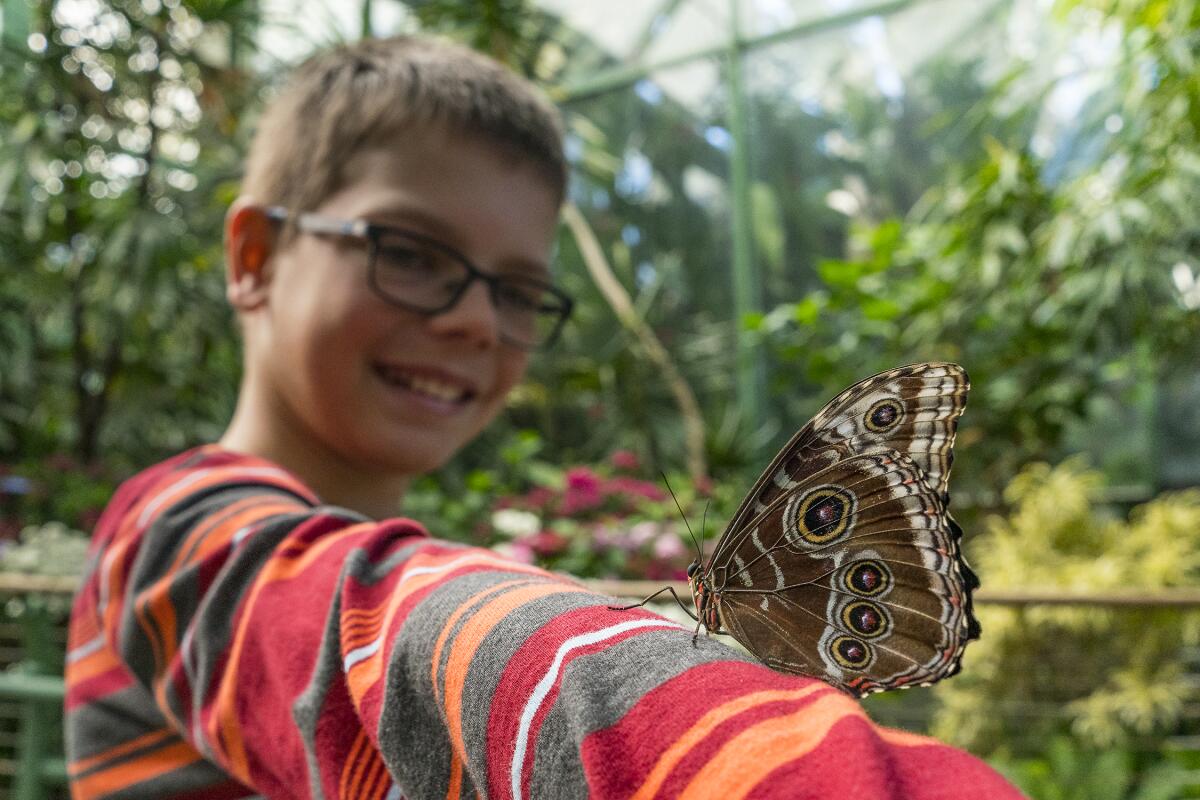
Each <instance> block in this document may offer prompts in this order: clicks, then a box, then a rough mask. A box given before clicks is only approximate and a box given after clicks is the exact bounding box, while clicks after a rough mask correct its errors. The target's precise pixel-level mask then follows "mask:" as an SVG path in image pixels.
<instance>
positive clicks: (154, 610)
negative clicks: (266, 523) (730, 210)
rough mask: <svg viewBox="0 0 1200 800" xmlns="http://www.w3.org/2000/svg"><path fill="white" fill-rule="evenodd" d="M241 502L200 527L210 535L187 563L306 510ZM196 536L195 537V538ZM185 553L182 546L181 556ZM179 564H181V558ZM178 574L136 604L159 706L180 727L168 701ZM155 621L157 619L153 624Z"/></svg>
mask: <svg viewBox="0 0 1200 800" xmlns="http://www.w3.org/2000/svg"><path fill="white" fill-rule="evenodd" d="M241 505H242V506H243V507H242V508H241V509H240V510H238V511H231V512H230V513H227V514H225V515H224V518H223V519H222V520H220V521H219V522H216V523H214V524H211V525H203V526H198V527H200V528H202V530H201V534H202V535H203V536H205V537H206V538H205V539H203V540H202V541H201V543H200V547H199V548H198V550H197V552H195V553H193V558H191V559H188V561H187V562H184V563H190V562H192V561H196V560H199V559H201V558H203V557H204V555H205V554H207V553H212V552H215V551H216V550H219V549H221V548H223V547H226V546H228V545H229V542H230V541H231V540H232V539H233V537H234V536H235V535H236V534H237V532H238V531H240V530H241V529H242V528H244V527H246V526H247V525H251V524H254V523H255V522H258V521H261V520H263V519H265V518H266V517H268V516H272V515H274V514H277V513H280V512H283V511H297V510H301V509H303V506H301V505H299V504H298V503H296V502H295V501H288V502H263V501H262V497H261V496H259V497H252V498H248V500H247V502H243V503H241ZM192 538H193V539H194V538H195V537H192ZM183 552H184V551H183V550H182V549H181V550H180V557H181V558H182V556H183ZM176 563H177V564H178V563H179V561H177V562H176ZM177 577H178V576H177V575H176V574H175V569H174V568H173V569H172V570H171V571H170V572H168V573H166V574H165V575H163V577H161V578H159V580H157V581H155V583H154V584H153V585H151V586H150V587H149V588H148V589H146V590H145V591H143V592H141V593H140V594H139V595H138V599H137V602H135V604H134V612H135V615H136V617H137V620H138V623H139V624H140V625H141V627H142V630H143V631H145V633H146V636H147V638H149V639H150V643H151V646H152V649H153V651H154V660H155V661H154V663H155V665H156V668H155V670H154V672H155V674H156V676H157V680H156V681H155V682H154V698H155V700H156V701H157V703H158V707H159V708H160V709H162V710H163V712H164V714H166V716H167V719H168V721H170V722H171V723H173V724H174V725H175V726H176V727H177V728H184V727H186V726H185V725H183V724H182V722H181V721H180V720H179V719H176V718H175V715H174V714H172V713H170V711H169V710H168V709H169V708H170V703H168V702H167V689H168V688H169V686H168V681H167V665H168V664H170V662H171V660H172V659H173V658H175V653H176V652H177V646H178V641H177V633H176V629H175V621H176V617H175V602H174V600H173V599H172V597H171V586H172V585H173V584H174V582H175V580H176V578H177ZM151 620H153V623H152V622H151Z"/></svg>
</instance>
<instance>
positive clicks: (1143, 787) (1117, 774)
mask: <svg viewBox="0 0 1200 800" xmlns="http://www.w3.org/2000/svg"><path fill="white" fill-rule="evenodd" d="M991 763H992V765H993V766H995V767H996V768H997V769H999V770H1000V771H1001V772H1003V773H1004V774H1005V775H1007V776H1008V777H1009V778H1010V779H1011V780H1012V781H1013V782H1014V783H1016V784H1017V786H1019V787H1020V788H1021V790H1022V791H1024V792H1026V793H1027V794H1028V795H1029V796H1030V797H1032V798H1034V800H1183V798H1188V797H1193V798H1194V797H1196V796H1197V791H1200V785H1198V784H1197V783H1196V781H1195V779H1194V778H1193V774H1194V773H1193V771H1192V770H1191V769H1189V768H1188V765H1187V764H1186V759H1184V758H1183V757H1181V756H1176V757H1172V756H1170V755H1167V756H1163V757H1158V758H1156V759H1154V763H1152V764H1151V765H1150V766H1148V767H1146V768H1145V769H1139V765H1138V763H1137V758H1136V757H1135V756H1134V755H1133V754H1132V753H1130V752H1129V751H1125V750H1114V749H1106V750H1094V749H1089V748H1086V747H1081V746H1079V744H1078V743H1076V742H1075V741H1073V740H1071V739H1069V738H1067V737H1061V736H1060V737H1056V738H1054V739H1053V740H1052V741H1051V742H1050V744H1049V746H1048V747H1047V748H1046V752H1045V753H1044V754H1042V755H1040V756H1037V757H1034V758H1009V757H1005V756H996V757H993V758H992V759H991Z"/></svg>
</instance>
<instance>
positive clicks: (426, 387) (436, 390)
mask: <svg viewBox="0 0 1200 800" xmlns="http://www.w3.org/2000/svg"><path fill="white" fill-rule="evenodd" d="M407 382H408V386H409V388H410V389H414V390H416V391H418V392H420V393H421V394H427V395H429V396H430V397H434V398H437V399H438V400H446V401H453V400H458V399H460V398H461V397H462V396H463V394H465V392H464V391H463V390H462V388H461V387H458V386H451V385H450V384H448V383H442V382H441V381H439V380H436V379H434V378H423V377H413V376H410V377H408V378H407Z"/></svg>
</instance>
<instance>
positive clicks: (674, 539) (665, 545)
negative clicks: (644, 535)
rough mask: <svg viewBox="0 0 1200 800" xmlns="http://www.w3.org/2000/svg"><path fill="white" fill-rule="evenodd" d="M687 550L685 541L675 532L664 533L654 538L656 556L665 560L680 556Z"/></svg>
mask: <svg viewBox="0 0 1200 800" xmlns="http://www.w3.org/2000/svg"><path fill="white" fill-rule="evenodd" d="M686 552H687V550H686V549H685V548H684V546H683V542H681V541H679V537H678V536H676V535H675V534H674V533H670V532H668V533H664V534H662V535H661V536H659V537H658V538H657V539H655V540H654V556H655V557H656V558H661V559H662V560H663V561H671V560H673V559H676V558H679V557H680V556H682V555H683V554H684V553H686Z"/></svg>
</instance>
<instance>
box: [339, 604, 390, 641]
mask: <svg viewBox="0 0 1200 800" xmlns="http://www.w3.org/2000/svg"><path fill="white" fill-rule="evenodd" d="M387 610H388V601H387V600H384V601H383V602H382V603H380V604H379V605H377V606H376V607H375V608H373V609H371V610H370V611H369V612H363V611H358V609H350V610H349V611H347V612H346V613H344V614H342V652H344V653H347V652H349V651H351V650H353V649H355V648H356V647H358V646H359V645H363V644H367V643H368V642H370V641H372V640H374V639H375V637H377V636H378V635H379V628H380V623H381V622H382V621H383V617H384V614H386V613H387ZM355 612H357V613H355Z"/></svg>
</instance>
